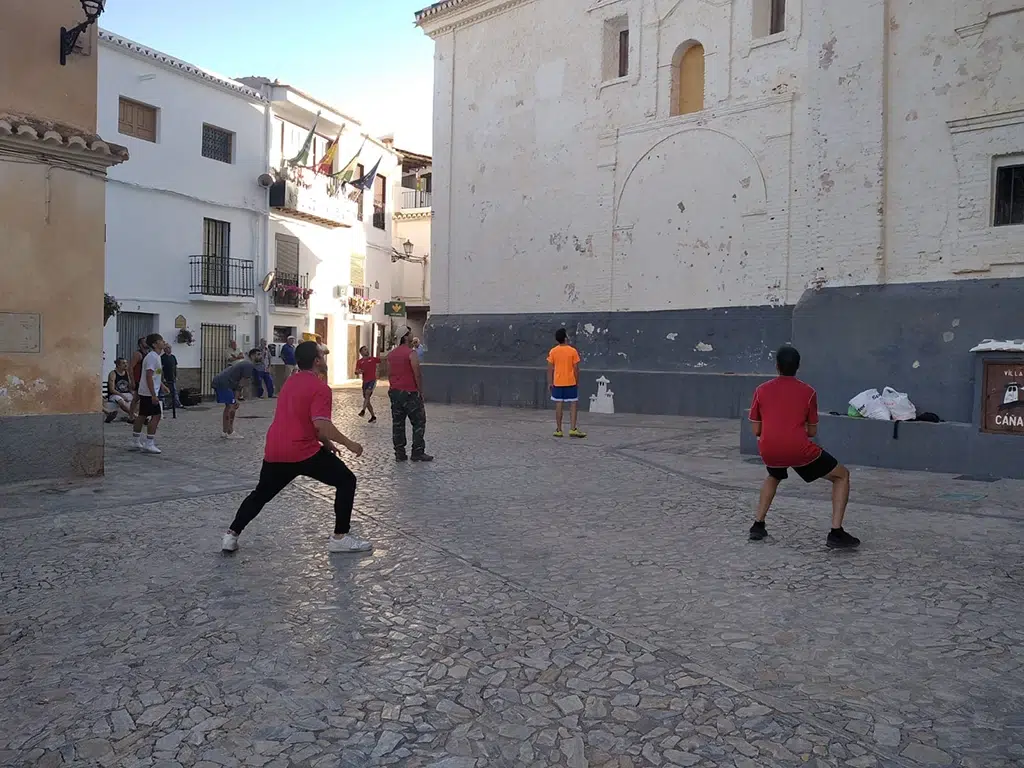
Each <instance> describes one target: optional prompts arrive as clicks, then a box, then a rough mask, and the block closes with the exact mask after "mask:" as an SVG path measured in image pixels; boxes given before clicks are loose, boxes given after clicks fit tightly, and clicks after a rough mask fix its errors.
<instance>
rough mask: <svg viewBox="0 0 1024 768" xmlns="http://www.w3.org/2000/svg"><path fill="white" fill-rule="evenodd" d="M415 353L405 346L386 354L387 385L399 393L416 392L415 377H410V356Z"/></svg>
mask: <svg viewBox="0 0 1024 768" xmlns="http://www.w3.org/2000/svg"><path fill="white" fill-rule="evenodd" d="M415 354H416V351H415V350H414V349H413V348H412V347H410V346H409V345H407V344H402V345H401V346H398V347H395V348H394V349H392V350H391V352H389V353H388V385H389V386H390V387H391V389H396V390H398V391H400V392H418V391H419V390H418V388H417V387H416V377H415V376H413V375H412V356H413V355H415Z"/></svg>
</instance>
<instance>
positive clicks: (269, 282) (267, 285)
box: [260, 269, 277, 293]
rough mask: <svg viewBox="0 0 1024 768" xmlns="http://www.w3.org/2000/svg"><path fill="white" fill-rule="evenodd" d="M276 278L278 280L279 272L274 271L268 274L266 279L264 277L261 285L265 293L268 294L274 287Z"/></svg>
mask: <svg viewBox="0 0 1024 768" xmlns="http://www.w3.org/2000/svg"><path fill="white" fill-rule="evenodd" d="M275 278H277V270H274V269H272V270H270V271H269V272H267V275H266V277H264V278H263V280H262V282H261V283H260V288H262V289H263V292H264V293H268V292H269V291H270V289H271V288H273V287H274V280H275Z"/></svg>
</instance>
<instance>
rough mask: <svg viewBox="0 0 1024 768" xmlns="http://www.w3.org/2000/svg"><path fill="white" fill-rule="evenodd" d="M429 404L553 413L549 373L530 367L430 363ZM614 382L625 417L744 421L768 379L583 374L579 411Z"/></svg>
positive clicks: (427, 374) (426, 379)
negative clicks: (603, 384) (602, 385)
mask: <svg viewBox="0 0 1024 768" xmlns="http://www.w3.org/2000/svg"><path fill="white" fill-rule="evenodd" d="M423 368H424V375H423V379H424V389H425V390H426V396H427V399H428V400H430V401H433V402H438V403H446V404H452V403H468V404H472V405H493V406H499V407H502V406H503V407H511V408H550V407H552V406H553V403H552V402H551V400H550V396H549V393H548V388H547V370H546V369H545V368H540V367H536V366H533V367H526V366H502V367H498V366H487V365H436V364H430V363H425V364H424V366H423ZM601 376H604V377H606V378H607V379H608V380H609V382H610V383H609V384H608V389H609V390H611V391H612V392H613V393H614V395H615V396H614V404H615V410H616V411H617V412H622V413H651V414H670V415H676V416H718V417H724V418H739V417H740V416H741V415H743V414H745V413H746V412H747V409H748V408H749V407H750V400H751V397H752V396H753V393H754V389H755V388H756V387H757V386H758V385H759V384H761V383H762V382H764V381H767V379H768V377H767V376H763V375H757V374H724V373H718V374H715V373H687V372H679V371H675V372H670V373H662V372H653V371H608V370H592V369H589V368H588V369H584V370H581V371H580V379H581V382H580V409H581V411H584V412H585V411H589V410H590V396H591V395H595V394H597V379H598V378H599V377H601Z"/></svg>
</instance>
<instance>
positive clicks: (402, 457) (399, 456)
mask: <svg viewBox="0 0 1024 768" xmlns="http://www.w3.org/2000/svg"><path fill="white" fill-rule="evenodd" d="M408 460H409V457H408V456H407V455H406V454H404V453H396V454H395V461H408Z"/></svg>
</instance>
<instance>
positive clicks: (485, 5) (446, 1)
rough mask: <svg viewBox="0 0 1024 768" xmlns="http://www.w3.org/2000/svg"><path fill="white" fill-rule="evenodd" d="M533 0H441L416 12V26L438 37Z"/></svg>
mask: <svg viewBox="0 0 1024 768" xmlns="http://www.w3.org/2000/svg"><path fill="white" fill-rule="evenodd" d="M532 2H533V0H441V2H437V3H434V4H433V5H430V6H427V7H426V8H424V9H423V10H421V11H418V12H417V13H416V26H418V27H419V28H420V29H422V30H423V31H424V33H426V34H427V35H428V36H429V37H432V38H436V37H438V36H439V35H443V34H445V33H447V32H451V31H452V30H455V29H458V28H459V27H465V26H468V25H470V24H475V23H476V22H478V21H482V20H484V19H486V18H489V17H491V16H496V15H497V14H499V13H503V12H505V11H510V10H512V9H513V8H516V7H518V6H520V5H525V4H526V3H532Z"/></svg>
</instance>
